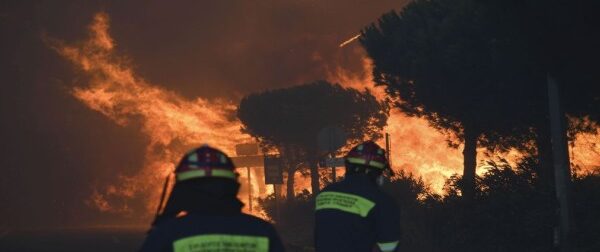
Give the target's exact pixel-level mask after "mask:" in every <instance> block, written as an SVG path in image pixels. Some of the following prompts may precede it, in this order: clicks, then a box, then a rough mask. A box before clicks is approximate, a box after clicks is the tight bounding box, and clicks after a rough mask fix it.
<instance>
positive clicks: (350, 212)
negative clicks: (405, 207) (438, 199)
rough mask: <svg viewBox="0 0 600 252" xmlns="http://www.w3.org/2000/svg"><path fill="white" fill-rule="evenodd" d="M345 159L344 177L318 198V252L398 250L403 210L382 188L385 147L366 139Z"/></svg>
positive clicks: (316, 222) (328, 187) (386, 164)
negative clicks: (400, 218) (401, 211)
mask: <svg viewBox="0 0 600 252" xmlns="http://www.w3.org/2000/svg"><path fill="white" fill-rule="evenodd" d="M344 159H345V160H344V161H345V166H346V175H345V178H344V180H342V181H340V182H338V183H333V184H331V185H329V186H327V187H325V188H324V189H323V191H322V192H321V193H319V195H317V197H316V207H315V248H316V251H317V252H322V251H345V252H350V251H357V252H371V251H383V252H391V251H398V247H399V244H398V243H399V240H400V220H399V214H400V211H399V209H398V207H397V205H396V204H395V203H394V200H393V199H392V198H391V197H390V196H388V195H387V194H385V193H383V192H382V191H381V190H380V189H379V186H380V185H381V184H382V183H383V172H384V171H385V170H386V169H389V163H388V160H387V158H386V154H385V150H383V149H382V148H381V147H379V146H378V145H377V144H375V143H374V142H372V141H367V142H364V143H362V144H359V145H357V146H355V147H354V148H352V149H351V150H350V151H349V152H348V154H347V155H346V157H345V158H344Z"/></svg>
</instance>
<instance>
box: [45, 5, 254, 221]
mask: <svg viewBox="0 0 600 252" xmlns="http://www.w3.org/2000/svg"><path fill="white" fill-rule="evenodd" d="M108 29H109V20H108V16H107V15H106V14H104V13H100V14H97V15H96V16H95V18H94V21H93V23H92V24H91V25H90V26H89V38H88V39H87V40H85V41H83V42H81V43H78V44H73V45H68V44H65V43H63V42H56V43H54V45H53V47H54V48H55V49H56V50H57V51H58V52H59V53H60V54H61V55H62V56H63V57H65V58H67V59H68V60H70V61H71V62H72V63H73V64H74V65H75V66H76V67H78V68H79V69H80V70H82V71H83V72H84V73H85V74H86V75H87V76H89V82H88V83H87V84H86V85H80V86H79V87H76V88H74V89H73V90H72V94H73V96H75V97H76V98H77V99H79V100H80V101H81V102H83V103H84V104H85V105H87V106H88V107H89V108H91V109H93V110H95V111H98V112H100V113H102V114H104V115H105V116H107V117H108V118H110V119H111V120H113V121H114V122H116V123H118V124H119V125H128V124H129V123H130V122H132V121H134V120H136V121H139V122H140V127H141V131H142V132H143V133H144V134H145V135H146V136H147V137H148V140H149V145H148V147H147V149H146V156H145V165H144V168H142V169H141V170H140V171H139V173H138V174H136V175H134V176H124V175H121V176H119V179H118V181H116V182H115V183H114V184H113V185H109V186H105V187H102V188H95V192H94V194H93V195H92V197H91V198H90V199H89V202H88V204H90V205H91V206H94V207H96V208H97V209H99V210H100V211H104V212H117V213H125V214H126V213H129V212H130V211H132V207H131V206H130V205H129V201H128V200H129V199H132V198H134V197H144V198H145V199H146V200H145V201H144V202H148V203H147V206H145V207H146V209H147V210H148V213H153V211H155V209H156V205H157V204H158V198H159V194H160V190H161V189H162V186H161V185H162V183H163V181H164V179H165V177H166V176H167V174H169V173H170V172H171V171H172V170H173V169H174V165H175V163H174V162H177V161H179V158H180V157H181V155H182V154H183V153H184V152H185V151H187V150H188V149H190V148H193V147H196V146H199V145H200V144H203V143H208V144H210V145H212V146H215V147H217V148H220V149H222V150H223V151H225V152H227V153H233V150H234V146H235V144H237V143H240V142H244V141H247V140H249V139H250V137H249V136H247V135H244V134H241V133H240V122H239V121H237V120H236V119H234V118H235V116H234V113H233V112H234V111H235V109H236V105H235V104H233V103H231V102H228V101H223V100H206V99H203V98H197V99H195V100H189V99H186V98H184V97H182V96H180V95H178V94H176V93H174V92H171V91H168V90H165V89H163V88H160V87H158V86H156V85H153V84H151V83H148V82H146V81H145V80H144V79H143V78H141V77H140V76H137V75H136V74H135V72H134V71H133V69H132V68H131V66H130V65H128V64H127V62H126V61H125V60H124V59H123V58H122V57H119V55H117V54H116V52H115V50H114V48H115V44H114V41H113V39H112V38H111V36H110V34H109V31H108ZM240 180H241V181H242V183H244V181H246V180H245V172H240ZM240 198H241V199H245V197H244V196H243V195H241V196H240Z"/></svg>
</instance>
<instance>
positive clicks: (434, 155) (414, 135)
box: [328, 37, 600, 194]
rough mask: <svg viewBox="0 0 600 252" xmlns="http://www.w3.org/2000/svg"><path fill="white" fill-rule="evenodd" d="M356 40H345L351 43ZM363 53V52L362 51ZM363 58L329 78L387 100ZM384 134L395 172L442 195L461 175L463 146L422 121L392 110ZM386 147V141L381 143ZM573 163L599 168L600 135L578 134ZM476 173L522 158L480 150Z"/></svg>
mask: <svg viewBox="0 0 600 252" xmlns="http://www.w3.org/2000/svg"><path fill="white" fill-rule="evenodd" d="M354 39H356V38H355V37H353V38H351V39H349V40H347V41H345V42H344V43H342V45H346V44H347V42H349V41H350V42H351V41H352V40H354ZM359 50H360V49H359ZM358 55H363V56H362V57H361V60H362V65H363V70H362V71H361V72H358V73H356V72H350V71H348V70H346V69H344V68H343V67H341V66H336V67H334V68H333V69H329V71H328V72H329V76H328V79H329V80H330V81H332V82H336V83H340V84H342V85H344V86H347V87H352V88H356V89H359V90H364V89H368V90H369V91H370V92H371V93H372V94H373V95H375V97H377V98H378V99H379V100H382V101H383V100H385V99H386V94H385V91H384V89H383V88H382V87H377V86H375V83H374V82H373V75H372V72H373V71H372V70H373V65H372V62H371V60H370V59H369V58H367V57H366V56H364V51H361V52H359V53H358ZM384 131H385V132H387V133H389V134H390V139H391V150H390V156H391V162H392V167H393V169H394V170H395V171H400V170H404V171H406V172H410V173H412V174H414V175H416V176H417V177H420V178H422V179H423V180H424V181H425V183H426V184H427V185H428V186H429V187H430V189H432V191H433V192H436V193H439V194H443V188H444V183H445V182H446V180H447V179H448V178H449V177H450V176H452V175H453V174H462V171H463V157H462V153H461V151H462V146H459V147H458V148H452V147H450V146H449V145H448V144H447V139H448V136H446V135H444V134H442V133H441V132H439V131H438V130H436V129H434V128H433V127H431V126H430V125H429V123H428V122H427V121H426V120H425V119H422V118H415V117H408V116H406V115H405V114H403V113H402V112H400V111H399V110H397V109H392V110H391V111H390V116H389V118H388V125H387V126H386V127H385V128H384ZM380 144H381V146H384V145H383V144H384V142H383V140H382V141H381V142H380ZM571 145H572V147H571V161H572V163H573V165H574V166H575V167H576V168H577V169H576V170H575V171H576V172H577V173H580V174H581V173H586V172H592V171H597V170H598V169H599V167H600V134H598V132H596V134H593V133H583V134H578V135H577V137H576V139H575V141H573V142H572V143H571ZM477 152H478V156H477V159H478V164H479V165H478V168H477V174H478V175H480V176H481V175H483V174H484V173H485V172H486V171H487V169H488V168H489V166H488V165H486V162H485V160H498V159H499V158H502V159H505V160H507V161H508V162H509V163H510V164H511V165H515V164H516V162H517V161H518V160H519V159H520V158H521V157H522V156H523V154H522V153H520V152H519V151H517V150H514V149H511V150H509V151H508V152H505V153H491V154H490V153H487V152H486V150H485V148H478V150H477Z"/></svg>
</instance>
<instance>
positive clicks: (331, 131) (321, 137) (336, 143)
mask: <svg viewBox="0 0 600 252" xmlns="http://www.w3.org/2000/svg"><path fill="white" fill-rule="evenodd" d="M317 144H318V147H319V151H320V152H321V153H324V154H326V155H329V156H330V158H331V159H334V158H335V152H336V151H337V150H338V149H339V148H341V147H342V146H344V145H345V144H346V134H345V133H344V131H343V130H342V129H340V128H339V127H334V126H330V127H325V128H323V129H321V130H320V131H319V134H318V135H317ZM330 167H331V181H333V182H335V180H336V170H335V166H333V165H332V166H330Z"/></svg>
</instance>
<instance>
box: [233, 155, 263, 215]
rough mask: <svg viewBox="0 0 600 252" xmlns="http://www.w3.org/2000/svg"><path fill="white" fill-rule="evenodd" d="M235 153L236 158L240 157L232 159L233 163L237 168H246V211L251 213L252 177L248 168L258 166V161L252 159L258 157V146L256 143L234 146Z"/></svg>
mask: <svg viewBox="0 0 600 252" xmlns="http://www.w3.org/2000/svg"><path fill="white" fill-rule="evenodd" d="M235 152H236V154H237V155H238V156H241V157H236V158H232V160H233V163H234V164H236V165H238V166H245V167H246V171H247V177H248V210H250V212H252V177H251V176H252V174H251V173H250V167H251V166H258V165H254V164H258V163H259V162H260V159H257V158H253V157H260V156H257V154H258V144H257V143H245V144H238V145H236V146H235Z"/></svg>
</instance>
